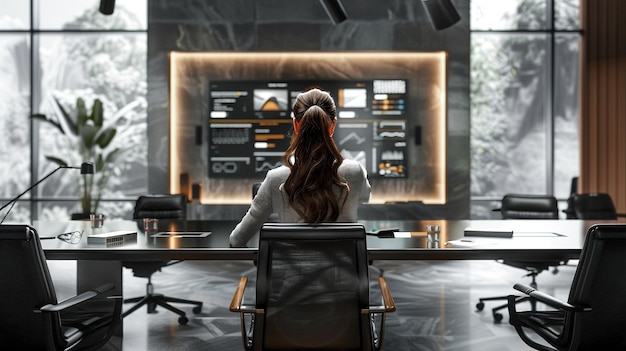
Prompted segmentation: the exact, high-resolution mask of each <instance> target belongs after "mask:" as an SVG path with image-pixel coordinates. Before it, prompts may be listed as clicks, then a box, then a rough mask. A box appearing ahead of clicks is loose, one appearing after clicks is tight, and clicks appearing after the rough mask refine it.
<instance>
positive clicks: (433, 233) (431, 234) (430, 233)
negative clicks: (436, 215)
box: [426, 225, 441, 242]
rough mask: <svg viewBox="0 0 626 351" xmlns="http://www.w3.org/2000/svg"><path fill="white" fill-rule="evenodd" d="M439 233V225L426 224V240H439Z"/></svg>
mask: <svg viewBox="0 0 626 351" xmlns="http://www.w3.org/2000/svg"><path fill="white" fill-rule="evenodd" d="M440 235H441V227H440V226H438V225H427V226H426V237H427V238H428V242H439V237H440Z"/></svg>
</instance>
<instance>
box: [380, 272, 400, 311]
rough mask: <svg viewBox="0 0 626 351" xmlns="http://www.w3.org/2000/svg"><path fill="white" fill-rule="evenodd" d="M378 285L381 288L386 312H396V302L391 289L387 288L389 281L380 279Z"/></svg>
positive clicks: (383, 278)
mask: <svg viewBox="0 0 626 351" xmlns="http://www.w3.org/2000/svg"><path fill="white" fill-rule="evenodd" d="M378 285H379V286H380V293H381V294H382V296H383V304H384V305H385V311H386V312H395V311H396V303H395V301H393V296H391V292H390V291H389V287H388V286H387V280H385V277H378Z"/></svg>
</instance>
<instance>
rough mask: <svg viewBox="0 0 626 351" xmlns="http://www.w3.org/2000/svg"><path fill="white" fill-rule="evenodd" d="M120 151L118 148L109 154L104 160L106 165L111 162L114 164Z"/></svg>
mask: <svg viewBox="0 0 626 351" xmlns="http://www.w3.org/2000/svg"><path fill="white" fill-rule="evenodd" d="M120 151H121V150H120V149H119V148H116V149H115V150H113V151H111V152H109V154H108V155H107V156H106V157H105V158H104V162H106V163H110V162H114V161H115V159H116V158H117V155H118V154H119V153H120Z"/></svg>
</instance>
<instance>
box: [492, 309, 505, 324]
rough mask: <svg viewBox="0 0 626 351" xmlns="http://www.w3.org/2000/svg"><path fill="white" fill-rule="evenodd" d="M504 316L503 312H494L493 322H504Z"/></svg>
mask: <svg viewBox="0 0 626 351" xmlns="http://www.w3.org/2000/svg"><path fill="white" fill-rule="evenodd" d="M502 318H503V316H502V313H497V312H494V313H493V322H494V323H500V322H502Z"/></svg>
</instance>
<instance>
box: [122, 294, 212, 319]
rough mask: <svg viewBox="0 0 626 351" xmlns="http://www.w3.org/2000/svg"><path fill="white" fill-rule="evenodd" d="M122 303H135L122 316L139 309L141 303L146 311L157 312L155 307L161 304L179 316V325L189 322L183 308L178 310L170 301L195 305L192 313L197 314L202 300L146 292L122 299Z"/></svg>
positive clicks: (200, 309)
mask: <svg viewBox="0 0 626 351" xmlns="http://www.w3.org/2000/svg"><path fill="white" fill-rule="evenodd" d="M124 303H135V305H134V306H132V307H131V308H129V309H128V310H127V311H125V312H124V313H122V318H124V317H126V316H128V315H129V314H131V313H133V312H135V311H136V310H137V309H139V308H140V307H141V306H143V305H146V307H147V308H148V313H156V312H157V311H156V307H157V306H161V307H163V308H165V309H167V310H169V311H171V312H174V313H176V314H177V315H179V316H180V317H179V318H178V323H179V324H181V325H185V324H187V323H188V322H189V319H188V318H187V315H186V313H185V312H184V311H183V310H180V309H178V308H176V307H174V306H172V305H170V303H185V304H190V305H195V307H194V308H193V309H192V311H193V313H195V314H198V313H200V312H201V311H202V302H200V301H192V300H185V299H179V298H176V297H169V296H164V295H162V294H146V295H145V296H139V297H133V298H129V299H124Z"/></svg>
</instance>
